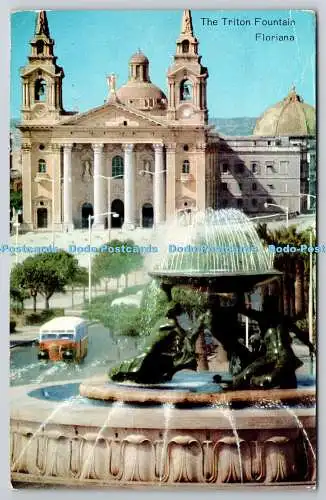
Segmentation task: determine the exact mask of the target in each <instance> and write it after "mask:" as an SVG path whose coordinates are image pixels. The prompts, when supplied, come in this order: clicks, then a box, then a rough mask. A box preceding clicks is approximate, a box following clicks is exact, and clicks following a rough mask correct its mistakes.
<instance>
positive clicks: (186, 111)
mask: <svg viewBox="0 0 326 500" xmlns="http://www.w3.org/2000/svg"><path fill="white" fill-rule="evenodd" d="M193 114H194V110H193V108H192V107H190V106H185V107H184V108H182V111H181V116H182V118H190V117H191V116H192V115H193Z"/></svg>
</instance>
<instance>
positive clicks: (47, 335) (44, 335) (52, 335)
mask: <svg viewBox="0 0 326 500" xmlns="http://www.w3.org/2000/svg"><path fill="white" fill-rule="evenodd" d="M56 338H57V334H56V333H42V336H41V339H42V340H51V339H56Z"/></svg>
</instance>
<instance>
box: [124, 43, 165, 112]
mask: <svg viewBox="0 0 326 500" xmlns="http://www.w3.org/2000/svg"><path fill="white" fill-rule="evenodd" d="M116 97H117V99H118V100H119V101H120V102H121V103H122V104H125V105H126V106H131V107H133V108H137V109H140V110H142V111H150V110H154V109H156V110H157V109H165V108H166V103H167V98H166V96H165V94H164V93H163V92H162V90H161V89H159V88H158V87H157V86H156V85H154V84H153V83H152V82H151V80H150V77H149V60H148V58H147V57H146V56H145V54H143V53H142V52H141V51H138V52H136V54H134V55H133V56H132V57H131V58H130V60H129V79H128V82H127V83H126V84H125V85H123V86H122V87H120V89H118V90H117V92H116Z"/></svg>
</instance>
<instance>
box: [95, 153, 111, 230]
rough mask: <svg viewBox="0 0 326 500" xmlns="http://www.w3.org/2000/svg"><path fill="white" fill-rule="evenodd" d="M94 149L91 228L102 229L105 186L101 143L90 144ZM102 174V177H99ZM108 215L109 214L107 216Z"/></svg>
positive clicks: (104, 209) (105, 209) (104, 210)
mask: <svg viewBox="0 0 326 500" xmlns="http://www.w3.org/2000/svg"><path fill="white" fill-rule="evenodd" d="M92 147H93V151H94V224H93V229H104V220H105V217H106V216H105V215H101V214H104V212H107V211H108V210H107V208H106V207H105V204H104V202H105V194H104V189H105V186H106V182H105V179H104V178H103V170H102V166H103V144H92ZM101 176H102V177H101ZM108 217H109V216H108Z"/></svg>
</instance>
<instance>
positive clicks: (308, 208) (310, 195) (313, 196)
mask: <svg viewBox="0 0 326 500" xmlns="http://www.w3.org/2000/svg"><path fill="white" fill-rule="evenodd" d="M299 196H307V198H308V206H307V210H310V198H313V199H314V200H316V199H317V196H315V195H314V194H309V193H300V195H299Z"/></svg>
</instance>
